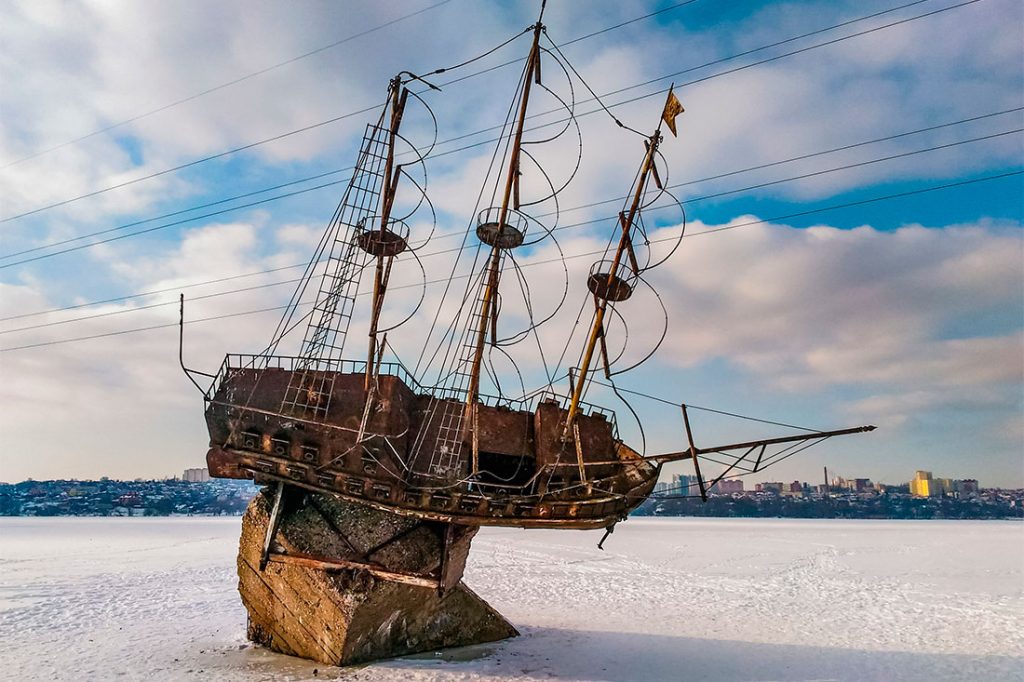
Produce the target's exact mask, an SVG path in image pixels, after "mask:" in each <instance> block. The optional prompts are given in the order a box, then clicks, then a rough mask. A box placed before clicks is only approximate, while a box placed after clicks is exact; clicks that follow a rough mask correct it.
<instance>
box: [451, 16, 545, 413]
mask: <svg viewBox="0 0 1024 682" xmlns="http://www.w3.org/2000/svg"><path fill="white" fill-rule="evenodd" d="M545 4H547V1H546V0H544V2H542V3H541V8H540V16H539V17H538V18H537V23H536V24H534V27H533V45H532V47H531V48H530V55H529V57H527V59H526V70H525V74H524V77H523V94H522V99H521V100H520V103H519V111H518V113H517V116H516V127H515V133H514V138H513V142H512V150H511V153H510V154H509V160H508V169H507V172H506V176H505V187H504V191H503V193H502V197H501V205H500V207H499V208H498V209H497V214H496V215H493V214H492V211H494V209H488V210H486V211H484V214H483V215H484V216H486V217H484V218H483V219H482V220H481V222H480V225H479V226H478V227H477V236H478V237H479V238H480V240H481V241H482V242H484V243H485V244H487V245H489V246H490V247H491V254H490V257H489V258H488V263H487V270H486V274H485V276H484V277H485V279H484V290H483V295H482V296H481V302H480V314H479V322H478V324H477V328H476V331H475V339H474V343H473V346H472V348H473V353H472V360H471V364H470V371H469V387H468V389H467V391H466V412H467V416H470V415H471V413H472V410H473V409H474V405H475V404H476V399H477V396H478V395H479V393H480V372H481V368H482V367H481V366H482V362H483V354H484V343H485V341H486V339H487V332H488V329H490V330H491V332H492V334H494V327H495V325H496V323H497V315H496V312H497V309H496V303H495V297H496V296H497V290H498V280H499V278H500V276H501V259H502V251H503V250H504V249H512V248H515V247H517V246H519V245H520V244H522V243H523V239H524V237H525V232H526V223H525V221H522V222H520V221H516V222H517V225H510V224H509V213H510V207H509V203H510V202H513V199H514V203H515V209H518V208H519V156H520V151H521V145H522V141H523V125H524V123H525V121H526V107H527V104H528V103H529V101H530V88H531V86H532V85H533V82H534V80H536V81H537V82H538V83H539V82H540V34H541V31H543V30H544V24H543V23H541V20H542V19H543V17H544V5H545Z"/></svg>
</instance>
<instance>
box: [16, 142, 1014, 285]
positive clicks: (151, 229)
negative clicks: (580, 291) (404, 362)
mask: <svg viewBox="0 0 1024 682" xmlns="http://www.w3.org/2000/svg"><path fill="white" fill-rule="evenodd" d="M1018 132H1021V129H1015V130H1008V131H1002V132H999V133H993V134H990V135H984V136H980V137H975V138H971V139H968V140H959V141H956V142H950V143H947V144H944V145H936V146H932V147H928V148H925V149H919V150H914V151H909V152H902V153H899V154H894V155H891V156H886V157H883V158H880V159H872V160H868V161H862V162H858V163H854V164H848V165H845V166H840V167H838V168H832V169H827V170H822V171H814V172H811V173H807V174H804V175H799V176H796V177H791V178H785V179H782V180H774V181H770V182H765V183H761V184H758V185H754V186H751V187H745V188H742V189H739V190H730V191H727V192H720V193H717V194H713V195H708V196H703V197H692V198H688V199H687V201H689V202H694V201H701V200H704V199H709V198H713V197H719V196H726V195H728V194H735V193H738V192H744V191H748V190H751V189H759V188H762V187H768V186H771V185H777V184H780V183H783V182H791V181H793V180H802V179H805V178H810V177H815V176H818V175H822V174H824V173H832V172H835V171H838V170H847V169H850V168H857V167H860V166H866V165H870V164H874V163H880V162H883V161H890V160H892V159H898V158H903V157H907V156H913V155H915V154H922V153H925V152H931V151H936V150H939V149H947V148H950V147H956V146H959V145H963V144H969V143H973V142H980V141H984V140H989V139H993V138H997V137H1002V136H1005V135H1010V134H1014V133H1018ZM809 156H813V155H804V156H802V157H797V159H802V158H809ZM771 165H778V164H763V165H762V166H757V167H754V169H760V168H764V167H768V166H771ZM739 172H743V171H736V172H731V173H726V174H723V175H720V176H712V178H708V179H716V178H719V177H728V176H730V175H735V174H737V173H739ZM342 182H343V181H341V180H336V181H333V182H329V183H325V184H323V185H318V186H316V187H310V188H307V189H303V190H296V191H294V192H289V193H286V194H282V195H278V196H275V197H268V198H266V199H261V200H259V201H254V202H251V203H248V204H243V205H241V206H235V207H231V208H226V209H222V210H220V211H214V212H212V213H207V214H204V215H202V216H195V217H191V218H185V219H182V220H177V221H173V222H170V223H165V224H163V225H156V226H153V227H149V228H146V229H144V230H138V231H136V232H129V233H127V234H121V235H117V236H113V237H107V238H106V239H101V240H98V241H94V242H89V243H87V244H79V245H78V246H69V247H67V248H64V249H60V250H57V251H51V252H49V253H44V254H40V255H38V256H32V257H30V258H24V259H22V260H18V261H14V262H11V263H4V264H2V265H0V270H3V269H6V268H11V267H15V266H18V265H25V264H27V263H33V262H36V261H40V260H45V259H48V258H53V257H55V256H59V255H62V254H65V253H71V252H74V251H81V250H83V249H88V248H91V247H93V246H98V245H100V244H108V243H110V242H114V241H118V240H121V239H128V238H130V237H135V236H138V235H141V234H148V233H150V232H155V231H157V230H163V229H166V228H168V227H175V226H177V225H181V224H183V223H188V222H192V221H193V220H199V219H202V218H210V217H214V216H217V215H221V214H224V213H229V212H232V211H236V210H239V209H242V208H249V207H252V206H258V205H261V204H265V203H268V202H271V201H276V200H278V199H282V198H286V197H290V196H295V195H298V194H303V193H305V192H311V191H315V190H318V189H323V188H324V187H330V186H332V185H337V184H340V183H342ZM697 182H702V180H691V181H688V182H683V183H678V184H675V185H669V186H668V189H677V188H679V187H683V186H685V185H690V184H694V183H697ZM622 199H623V197H618V198H614V199H607V200H603V201H597V202H592V203H589V204H582V205H580V206H575V207H571V208H567V209H563V212H568V211H574V210H580V209H584V208H591V207H594V206H599V205H601V204H606V203H611V202H615V201H621V200H622ZM538 217H543V216H538ZM456 234H462V232H461V231H460V232H457V233H456V232H453V233H448V234H447V235H442V236H439V237H437V238H438V239H440V238H444V237H447V236H454V235H456Z"/></svg>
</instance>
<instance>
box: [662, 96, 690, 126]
mask: <svg viewBox="0 0 1024 682" xmlns="http://www.w3.org/2000/svg"><path fill="white" fill-rule="evenodd" d="M684 111H686V110H685V109H683V105H682V104H680V103H679V100H678V99H677V98H676V95H675V93H674V92H672V88H669V89H668V99H667V100H665V111H663V112H662V113H661V119H662V120H663V121H665V125H667V126H668V129H669V130H671V131H672V137H678V135H677V134H676V116H678V115H679V114H681V113H683V112H684Z"/></svg>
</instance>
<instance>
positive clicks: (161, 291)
mask: <svg viewBox="0 0 1024 682" xmlns="http://www.w3.org/2000/svg"><path fill="white" fill-rule="evenodd" d="M1016 132H1019V131H1016ZM1003 134H1006V133H1000V134H997V135H993V136H986V137H985V138H981V139H988V138H990V137H996V136H999V135H1003ZM971 141H976V139H975V140H966V141H962V142H957V143H951V144H949V145H938V146H936V147H930V148H926V149H922V150H916V151H912V152H906V153H904V154H899V155H895V156H890V157H882V158H880V159H872V160H868V161H864V162H861V163H858V164H852V166H851V165H847V166H839V167H836V168H831V169H822V170H819V171H815V172H814V173H811V174H805V175H800V176H793V177H790V178H784V179H780V180H774V181H771V182H768V183H761V184H758V185H753V186H749V187H746V188H740V189H733V190H726V191H723V192H718V193H715V194H710V195H705V196H703V197H693V198H691V199H688V200H687V203H698V202H700V201H703V200H707V199H710V198H718V197H720V196H723V195H728V194H736V193H739V192H744V191H749V190H751V189H755V188H760V187H763V186H765V185H769V184H779V183H782V182H789V181H792V180H794V179H804V178H806V177H808V176H818V175H823V174H825V173H831V172H836V171H839V170H845V169H848V168H850V167H856V166H863V165H868V164H872V163H878V162H882V161H886V160H891V159H892V158H900V157H903V156H909V155H913V154H918V153H923V152H927V151H934V150H936V149H943V148H946V147H949V146H953V145H956V144H963V143H966V142H971ZM727 175H728V174H727ZM691 182H693V181H690V182H685V183H680V185H685V184H691ZM601 203H605V202H592V203H591V204H587V205H584V206H577V207H573V208H570V209H566V210H567V211H568V210H577V209H580V208H585V207H588V206H596V205H598V204H601ZM789 217H793V216H789V215H787V216H777V217H773V218H768V219H766V220H768V221H771V220H779V219H784V218H789ZM610 219H611V218H608V217H604V218H596V219H593V220H588V221H583V222H579V223H572V224H568V225H564V226H562V227H559V228H557V229H558V230H564V229H570V228H574V227H580V226H585V225H590V224H594V223H598V222H603V221H605V220H610ZM757 222H760V221H757ZM745 224H750V223H745ZM459 234H462V232H461V231H460V232H451V233H447V234H444V235H441V236H440V237H438V238H439V239H440V238H443V237H450V236H458V235H459ZM696 234H702V233H696ZM464 248H466V247H465V246H463V247H459V248H456V249H444V250H441V251H434V252H431V253H427V254H424V257H430V256H435V255H441V254H446V253H451V252H453V251H458V250H462V249H464ZM306 265H308V263H297V264H295V265H288V266H282V267H278V268H271V269H267V270H260V271H256V272H252V273H244V274H240V275H233V276H228V277H220V278H217V279H212V280H206V281H201V282H194V283H190V284H184V285H180V286H178V287H171V288H168V289H158V290H153V291H147V292H140V293H136V294H128V295H125V296H119V297H115V298H109V299H104V300H101V301H94V302H91V303H80V304H76V305H71V306H65V307H62V308H54V309H49V310H42V311H37V312H33V313H23V314H20V315H12V316H8V317H5V318H0V321H7V320H13V319H21V318H25V317H33V316H38V315H43V314H48V313H54V312H63V311H66V310H72V309H76V308H81V307H85V306H90V305H101V304H105V303H112V302H119V301H124V300H128V299H131V298H139V297H144V296H150V295H154V294H159V293H165V292H167V291H177V290H180V289H187V288H193V287H197V286H204V285H206V284H216V283H219V282H224V281H229V280H234V279H241V278H245V277H253V276H259V275H263V274H269V273H273V272H279V271H282V270H291V269H295V268H299V267H305V266H306ZM289 281H294V280H289ZM264 286H275V284H268V285H264ZM225 293H233V292H225ZM75 319H89V318H88V317H85V318H75ZM39 326H48V325H39ZM33 328H37V327H23V328H18V329H14V330H7V331H4V332H0V334H2V333H7V332H10V331H21V330H23V329H25V330H27V329H33Z"/></svg>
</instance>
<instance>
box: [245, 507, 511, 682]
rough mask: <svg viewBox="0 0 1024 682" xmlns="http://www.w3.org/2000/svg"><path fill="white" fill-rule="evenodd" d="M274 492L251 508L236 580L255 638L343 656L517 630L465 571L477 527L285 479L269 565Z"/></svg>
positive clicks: (368, 656)
mask: <svg viewBox="0 0 1024 682" xmlns="http://www.w3.org/2000/svg"><path fill="white" fill-rule="evenodd" d="M275 494H276V489H275V488H267V489H264V491H263V492H261V493H260V494H259V495H257V496H256V497H255V498H254V499H253V500H252V502H251V503H250V504H249V508H248V510H247V511H246V513H245V516H244V517H243V519H242V537H241V542H240V546H239V551H238V577H239V584H238V589H239V592H240V594H241V596H242V603H243V604H244V605H245V607H246V609H247V610H248V612H249V628H248V634H249V639H251V640H252V641H254V642H256V643H258V644H261V645H263V646H266V647H268V648H270V649H273V650H274V651H279V652H281V653H285V654H290V655H293V656H301V657H303V658H309V659H313V660H316V661H320V662H322V663H325V664H328V665H339V666H340V665H351V664H355V663H362V662H366V661H372V660H375V659H380V658H391V657H394V656H402V655H406V654H412V653H417V652H422V651H432V650H436V649H440V648H446V647H456V646H466V645H469V644H478V643H482V642H493V641H495V640H499V639H505V638H507V637H514V636H516V635H518V634H519V633H518V632H517V631H516V629H515V628H514V627H513V626H512V625H511V624H510V623H509V622H508V621H506V620H505V619H504V618H502V616H501V615H500V614H499V613H498V612H497V611H495V610H494V609H493V608H491V606H490V605H488V604H487V602H485V601H484V600H483V599H481V598H480V597H478V596H477V595H476V594H474V593H473V591H472V590H470V589H469V588H468V587H466V586H465V584H463V583H462V582H461V580H460V578H461V575H462V569H463V567H464V566H465V560H466V556H467V555H468V552H469V543H470V541H471V540H472V537H473V535H474V534H475V532H476V528H471V527H458V526H450V525H449V524H444V523H439V522H432V521H420V520H416V519H409V518H405V517H402V516H398V515H395V514H390V513H387V512H382V511H377V510H373V509H370V508H367V507H364V506H361V505H356V504H352V503H348V502H345V501H343V500H340V499H339V498H336V497H333V496H330V495H320V494H316V493H306V492H304V491H301V490H297V489H295V488H291V487H285V488H284V496H283V498H282V506H281V510H280V513H279V521H278V527H277V531H276V533H275V534H274V538H273V542H272V543H271V551H270V554H269V561H267V562H266V566H265V567H263V568H262V570H261V567H260V564H261V559H262V558H263V549H264V541H265V538H266V534H267V526H268V523H269V520H270V516H271V509H272V506H273V502H274V497H275Z"/></svg>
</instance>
